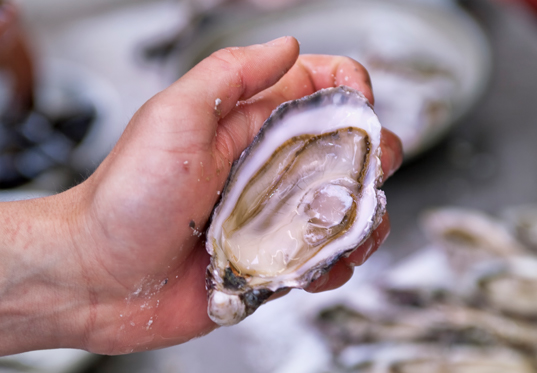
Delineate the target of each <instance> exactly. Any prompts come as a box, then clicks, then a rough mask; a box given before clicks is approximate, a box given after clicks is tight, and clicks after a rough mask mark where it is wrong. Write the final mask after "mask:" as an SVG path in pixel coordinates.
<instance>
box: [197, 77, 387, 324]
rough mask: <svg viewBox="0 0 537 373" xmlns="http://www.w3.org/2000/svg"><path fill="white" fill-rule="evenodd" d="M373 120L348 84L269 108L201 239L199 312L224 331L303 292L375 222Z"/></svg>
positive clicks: (378, 175) (379, 206)
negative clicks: (202, 298) (281, 295)
mask: <svg viewBox="0 0 537 373" xmlns="http://www.w3.org/2000/svg"><path fill="white" fill-rule="evenodd" d="M380 132H381V126H380V124H379V122H378V119H377V117H376V115H375V114H374V112H373V110H372V108H371V106H370V105H369V102H368V101H367V99H366V98H365V97H364V96H363V95H362V94H361V93H359V92H357V91H355V90H353V89H350V88H348V87H338V88H330V89H325V90H321V91H319V92H316V93H314V94H313V95H311V96H307V97H305V98H302V99H299V100H296V101H290V102H287V103H284V104H282V105H281V106H280V107H278V108H277V109H276V110H275V111H274V112H273V113H272V115H271V116H270V118H269V119H267V121H266V122H265V124H264V125H263V127H262V129H261V131H260V132H259V134H258V135H257V137H256V138H255V139H254V141H253V143H252V144H251V145H250V146H249V147H248V148H247V149H246V150H245V151H244V152H243V154H242V155H241V157H240V159H239V160H238V161H237V162H236V163H235V164H234V165H233V167H232V170H231V173H230V177H229V179H228V182H227V184H226V187H225V188H224V191H223V193H222V199H221V202H220V204H219V205H218V206H217V207H216V209H215V211H214V214H213V219H212V223H211V226H210V228H209V230H208V233H207V251H208V252H209V254H211V263H210V265H209V267H208V269H207V290H208V296H209V306H208V313H209V316H210V317H211V319H212V320H213V321H215V322H216V323H218V324H220V325H232V324H235V323H237V322H239V321H240V320H242V319H243V318H245V317H246V316H248V315H249V314H251V313H252V312H254V311H255V310H256V309H257V307H259V305H261V304H262V303H263V302H264V301H265V300H266V299H267V298H268V297H269V296H270V295H271V294H273V293H274V292H276V291H278V290H281V289H285V288H304V287H306V286H307V285H308V284H309V283H310V282H311V281H313V280H315V279H316V278H318V277H319V276H321V274H322V273H323V272H324V271H326V270H328V269H329V268H330V266H332V265H333V264H334V263H335V262H336V261H337V260H338V259H339V258H340V257H341V256H342V255H345V254H347V253H350V252H351V251H353V250H354V249H355V248H356V247H358V246H359V245H360V244H361V243H362V242H363V241H365V239H367V237H368V236H369V235H370V233H371V232H372V231H373V229H374V228H376V227H377V226H378V224H379V223H380V221H381V219H382V216H383V214H384V211H385V204H386V199H385V196H384V193H383V192H382V191H381V190H379V189H378V187H379V185H380V183H381V182H382V168H381V163H380Z"/></svg>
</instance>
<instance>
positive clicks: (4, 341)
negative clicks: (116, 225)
mask: <svg viewBox="0 0 537 373" xmlns="http://www.w3.org/2000/svg"><path fill="white" fill-rule="evenodd" d="M73 193H76V192H72V191H68V192H65V193H62V194H59V195H56V196H52V197H46V198H39V199H34V200H28V201H19V202H7V203H2V204H0V237H2V239H1V242H0V255H1V257H2V261H1V263H0V330H2V338H0V355H5V354H12V353H18V352H23V351H27V350H33V349H46V348H57V347H83V346H78V345H77V343H78V342H77V341H78V340H79V337H80V333H81V329H83V328H81V327H80V325H81V324H83V320H84V319H85V318H86V316H85V314H87V304H88V300H87V299H88V298H87V290H86V289H85V285H84V282H83V279H82V278H81V276H80V262H79V260H78V258H77V256H78V254H77V249H76V247H75V246H76V245H75V243H74V242H73V239H72V237H73V235H72V229H73V222H74V221H76V204H74V203H70V202H72V201H73Z"/></svg>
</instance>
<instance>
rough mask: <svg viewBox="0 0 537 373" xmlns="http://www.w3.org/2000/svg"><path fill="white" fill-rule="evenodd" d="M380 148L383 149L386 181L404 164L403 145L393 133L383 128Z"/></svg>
mask: <svg viewBox="0 0 537 373" xmlns="http://www.w3.org/2000/svg"><path fill="white" fill-rule="evenodd" d="M380 146H381V148H382V156H381V163H382V171H383V172H384V181H386V179H387V178H389V177H390V176H391V175H393V173H394V172H395V171H397V169H398V168H399V167H401V164H402V163H403V145H402V144H401V140H400V139H399V137H397V136H396V135H395V134H394V133H393V132H392V131H390V130H388V129H386V128H383V129H382V136H381V139H380Z"/></svg>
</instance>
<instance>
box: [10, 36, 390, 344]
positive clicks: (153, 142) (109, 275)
mask: <svg viewBox="0 0 537 373" xmlns="http://www.w3.org/2000/svg"><path fill="white" fill-rule="evenodd" d="M298 49H299V48H298V43H297V41H296V40H295V39H293V38H282V39H278V40H276V41H273V42H271V43H268V44H264V45H256V46H251V47H247V48H229V49H225V50H221V51H219V52H216V53H215V54H213V55H212V56H210V57H209V58H207V59H205V60H204V61H202V62H201V63H200V64H198V65H197V66H196V67H194V68H193V69H192V70H191V71H190V72H188V73H187V74H186V75H185V76H183V77H182V78H181V79H180V80H178V81H177V82H176V83H174V84H173V85H172V86H170V87H169V88H168V89H166V90H164V91H163V92H161V93H159V94H157V95H156V96H155V97H153V98H152V99H151V100H149V101H148V102H147V103H146V104H145V105H144V106H143V107H142V108H141V109H140V110H139V111H138V112H137V113H136V114H135V115H134V117H133V118H132V120H131V121H130V123H129V125H128V127H127V129H126V130H125V132H124V134H123V136H122V137H121V139H120V140H119V142H118V143H117V145H116V147H115V148H114V149H113V150H112V152H111V153H110V155H109V156H108V157H107V158H106V159H105V161H104V162H103V163H102V164H101V165H100V166H99V168H98V169H97V170H96V172H95V173H94V174H93V175H92V176H91V177H90V178H89V179H88V180H86V181H85V182H84V183H82V184H80V185H79V186H77V187H75V188H72V189H70V190H68V191H66V192H64V193H61V194H59V195H57V196H54V197H51V198H45V199H40V200H35V201H33V202H32V201H26V202H25V203H20V204H19V205H17V204H10V205H7V207H5V209H4V210H0V227H1V226H2V225H1V223H2V222H6V221H8V222H10V223H9V224H10V225H11V226H13V225H14V223H13V221H15V222H16V223H18V224H19V225H20V224H26V223H24V222H25V221H26V220H25V219H26V218H28V215H32V213H33V215H32V216H33V219H34V220H33V221H36V220H37V221H39V222H40V224H39V225H38V227H37V228H35V230H37V232H39V233H32V232H34V230H30V231H31V232H28V230H27V229H25V230H22V231H21V230H18V231H16V232H15V233H14V234H13V237H12V238H11V239H10V240H9V242H11V243H12V245H15V246H16V247H23V246H25V245H26V246H31V244H28V243H29V242H30V243H34V245H35V242H36V241H35V238H36V237H35V236H34V235H35V234H37V237H40V234H45V233H42V232H48V233H46V234H48V236H47V239H45V240H42V239H41V240H40V241H39V242H40V247H39V248H38V249H31V250H33V255H32V260H33V262H32V264H31V265H35V266H38V267H39V266H41V267H42V266H43V265H44V264H46V268H47V269H46V271H44V273H45V274H46V276H45V274H43V271H41V272H39V274H40V276H39V279H41V280H42V281H44V280H46V281H47V284H48V288H54V291H53V292H52V295H51V294H49V293H50V289H48V290H46V291H44V292H43V294H42V295H41V298H43V299H47V300H49V301H48V302H47V303H48V304H49V307H50V310H46V309H45V310H40V312H41V313H44V314H45V315H41V319H43V317H48V318H47V320H50V319H52V320H53V321H52V322H49V323H39V327H36V326H35V325H34V326H33V327H31V329H30V330H31V332H30V331H29V330H26V333H32V332H33V333H34V334H39V337H41V338H40V339H39V340H38V342H36V341H34V340H32V341H31V343H30V342H29V341H26V343H25V344H23V345H24V346H25V347H24V348H26V349H31V348H50V347H76V348H83V349H87V350H89V351H93V352H98V353H106V354H120V353H128V352H133V351H140V350H147V349H153V348H159V347H165V346H169V345H173V344H178V343H182V342H185V341H187V340H189V339H192V338H194V337H197V336H200V335H203V334H206V333H208V332H210V331H211V330H213V329H214V328H215V325H214V324H213V323H212V322H211V321H210V319H209V318H208V316H207V311H206V308H207V300H206V291H205V287H204V285H205V271H206V267H207V264H208V262H209V258H208V255H207V253H206V251H205V247H204V242H203V239H200V237H199V234H198V232H201V231H203V230H204V228H205V225H206V223H207V220H208V218H209V216H210V213H211V211H212V208H213V206H214V204H215V202H216V201H217V199H218V192H219V191H221V190H222V188H223V186H224V183H225V180H226V178H227V175H228V173H229V170H230V167H231V164H232V162H233V161H234V160H235V159H237V158H238V156H239V155H240V153H241V152H242V150H244V148H246V146H247V145H248V144H249V143H250V142H251V141H252V139H253V137H254V136H255V134H256V133H257V132H258V130H259V128H260V127H261V125H262V123H263V121H264V120H265V119H266V118H267V117H268V116H269V115H270V113H271V111H272V110H273V109H274V108H275V107H276V106H277V105H279V104H280V103H282V102H284V101H287V100H291V99H296V98H299V97H302V96H305V95H308V94H311V93H313V92H314V91H316V90H318V89H321V88H326V87H331V86H335V85H341V84H346V85H349V86H351V87H353V88H356V89H358V90H360V91H362V92H363V93H364V94H365V96H366V97H367V98H368V99H369V100H370V101H371V102H373V96H372V93H371V87H370V83H369V78H368V75H367V73H366V71H365V70H364V68H363V67H362V66H361V65H359V64H358V63H357V62H355V61H353V60H350V59H348V58H343V57H330V56H302V57H300V58H298ZM297 58H298V60H297ZM284 74H285V75H284ZM282 76H283V77H282ZM217 102H219V103H218V104H217ZM382 161H383V168H384V172H385V175H386V176H389V175H390V174H391V173H392V172H393V171H394V170H395V169H396V168H397V167H398V166H399V165H400V163H401V148H400V143H399V141H398V140H397V138H396V137H395V136H394V135H393V134H391V133H390V132H387V131H386V132H384V133H383V160H382ZM22 205H24V206H26V207H25V209H23V210H27V211H28V210H29V211H32V213H28V212H27V213H26V214H23V213H17V214H16V215H15V217H14V218H10V219H8V220H6V219H4V220H2V217H4V218H5V216H6V215H5V214H6V212H7V213H8V214H9V213H10V212H11V213H13V212H15V211H20V206H22ZM17 206H18V207H19V209H17ZM36 206H38V208H37V207H36ZM36 211H37V212H36ZM21 222H22V223H21ZM30 225H31V224H30ZM0 229H2V228H0ZM388 230H389V222H388V219H387V218H386V219H384V221H383V223H382V224H381V225H380V226H379V228H378V229H377V230H376V232H375V233H374V235H373V238H372V241H368V242H366V243H365V244H364V245H362V247H360V248H359V249H358V250H357V251H356V252H355V254H352V255H351V256H350V257H349V258H346V259H343V260H342V261H340V263H338V264H336V266H335V267H334V268H333V269H332V270H331V271H330V277H329V280H328V282H327V283H326V284H325V285H323V286H320V287H318V288H317V290H325V289H327V288H332V287H336V286H339V285H341V284H342V283H344V282H345V281H346V280H347V279H348V278H349V277H350V274H351V272H352V271H351V269H350V267H351V266H352V265H353V264H360V263H361V262H362V261H363V260H365V259H366V257H367V256H368V255H370V253H371V252H373V251H374V250H375V249H376V248H377V247H378V245H379V244H380V243H381V242H382V240H383V239H384V238H385V236H386V235H387V231H388ZM24 233H26V235H24ZM26 236H30V238H28V237H26ZM58 242H60V243H61V244H58ZM0 250H1V247H0ZM0 252H1V251H0ZM28 260H30V259H28ZM1 266H2V265H1V264H0V273H2V272H1V270H2V267H1ZM58 268H62V270H58ZM4 272H5V270H4ZM11 273H14V271H12V272H11ZM33 281H34V282H36V281H38V279H33ZM317 281H321V279H319V280H317ZM27 282H28V281H27ZM30 282H32V281H30ZM9 285H10V284H9V283H8V286H7V287H8V289H11V291H10V292H8V293H11V294H14V291H13V289H16V288H17V286H19V289H18V290H19V293H24V290H26V291H27V293H24V294H25V295H27V294H31V293H32V290H31V289H28V288H26V289H24V287H23V285H24V282H17V283H16V284H15V285H13V284H11V288H10V287H9ZM317 285H318V284H317ZM1 286H2V284H1V283H0V289H1ZM4 286H5V285H4ZM41 288H45V289H47V286H42V287H41ZM47 291H48V293H47ZM28 292H29V293H28ZM4 293H5V291H4ZM0 294H1V293H0ZM19 298H20V299H18V300H16V301H15V300H13V301H12V302H13V304H14V305H17V304H18V307H19V308H21V307H22V308H28V307H29V306H28V302H30V300H28V296H23V297H19ZM17 302H18V303H17ZM8 304H9V302H8ZM13 307H14V306H12V307H11V309H13ZM3 310H4V309H3V308H2V303H0V328H2V327H3V326H4V325H3V324H2V317H3V315H4V313H3ZM47 311H49V312H47ZM38 313H39V312H38ZM62 315H64V316H63V317H62ZM65 315H68V316H65ZM35 318H37V317H35ZM34 321H35V320H34ZM4 324H5V323H4ZM15 327H16V328H17V330H18V331H19V334H20V333H21V332H24V328H27V329H29V328H30V325H29V324H28V322H26V323H23V322H19V323H16V325H15ZM13 328H14V327H13V325H11V330H13ZM2 330H7V329H2ZM27 335H28V334H27ZM10 336H11V334H10ZM15 339H16V338H15ZM21 343H22V342H21V341H17V340H14V338H11V342H10V343H5V344H4V345H2V342H0V352H1V351H6V349H9V348H11V349H12V351H13V348H14V347H13V346H17V345H18V346H20V345H21ZM19 350H20V347H19Z"/></svg>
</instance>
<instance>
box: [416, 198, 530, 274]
mask: <svg viewBox="0 0 537 373" xmlns="http://www.w3.org/2000/svg"><path fill="white" fill-rule="evenodd" d="M421 226H422V229H423V231H424V232H425V234H426V235H428V236H429V238H430V239H431V241H433V242H434V244H435V245H438V247H440V248H442V249H443V250H444V251H445V252H446V254H447V256H448V259H449V262H450V265H451V267H452V269H453V270H454V271H455V272H456V273H459V274H464V273H467V272H468V271H470V269H471V268H472V267H475V266H476V264H479V263H481V262H483V261H488V260H491V259H497V258H509V257H512V256H516V255H526V254H528V250H527V249H526V248H525V247H524V245H522V244H521V243H520V242H519V241H518V240H517V238H516V237H515V236H514V235H513V234H512V233H511V232H510V230H509V229H508V228H507V227H505V225H504V224H503V223H502V221H501V220H499V219H496V218H494V217H492V216H489V215H487V214H485V213H483V212H481V211H478V210H472V209H466V208H462V207H446V208H438V209H431V210H429V211H427V212H425V213H423V215H422V217H421Z"/></svg>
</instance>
